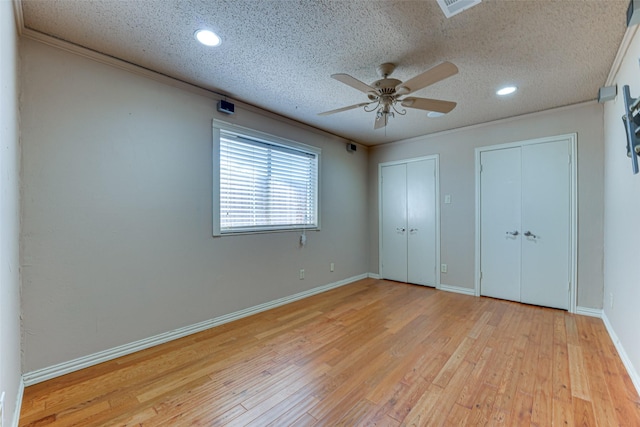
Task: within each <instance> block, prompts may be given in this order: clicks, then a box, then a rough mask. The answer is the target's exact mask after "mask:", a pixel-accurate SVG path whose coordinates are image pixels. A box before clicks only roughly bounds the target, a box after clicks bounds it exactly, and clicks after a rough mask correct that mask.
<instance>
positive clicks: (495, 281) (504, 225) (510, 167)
mask: <svg viewBox="0 0 640 427" xmlns="http://www.w3.org/2000/svg"><path fill="white" fill-rule="evenodd" d="M520 153H521V149H520V147H515V148H505V149H499V150H492V151H484V152H482V153H481V154H480V164H481V167H482V170H481V172H480V272H481V275H482V276H481V282H480V284H481V285H480V293H481V295H486V296H490V297H495V298H502V299H508V300H512V301H520V258H521V257H520V250H521V248H520V245H521V234H520V233H521V231H520V220H521V163H520V159H521V154H520Z"/></svg>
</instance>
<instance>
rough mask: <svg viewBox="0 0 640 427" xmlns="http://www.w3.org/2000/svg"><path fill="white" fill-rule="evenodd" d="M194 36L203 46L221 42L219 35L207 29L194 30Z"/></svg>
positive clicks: (216, 44)
mask: <svg viewBox="0 0 640 427" xmlns="http://www.w3.org/2000/svg"><path fill="white" fill-rule="evenodd" d="M195 38H196V40H198V41H199V42H200V43H202V44H203V45H205V46H219V45H220V43H222V40H220V37H219V36H218V35H217V34H216V33H214V32H213V31H209V30H198V31H196V33H195Z"/></svg>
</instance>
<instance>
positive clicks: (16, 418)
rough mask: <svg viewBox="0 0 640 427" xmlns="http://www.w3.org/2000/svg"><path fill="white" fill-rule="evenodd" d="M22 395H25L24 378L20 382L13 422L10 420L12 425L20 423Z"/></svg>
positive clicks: (16, 425)
mask: <svg viewBox="0 0 640 427" xmlns="http://www.w3.org/2000/svg"><path fill="white" fill-rule="evenodd" d="M22 396H24V380H23V379H22V378H21V379H20V383H19V384H18V394H17V396H16V410H15V411H13V422H9V423H8V425H10V426H11V427H18V425H19V424H20V410H21V409H22Z"/></svg>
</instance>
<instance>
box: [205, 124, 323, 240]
mask: <svg viewBox="0 0 640 427" xmlns="http://www.w3.org/2000/svg"><path fill="white" fill-rule="evenodd" d="M212 129H213V135H212V136H213V141H212V153H211V159H212V163H213V173H212V175H213V176H212V178H213V192H212V193H213V194H212V206H213V211H212V219H213V236H214V237H222V236H237V235H246V234H263V233H282V232H293V231H294V232H299V231H301V230H304V231H308V230H312V231H319V230H320V212H321V209H320V199H321V197H320V194H321V193H320V171H321V162H322V155H321V154H322V150H321V149H320V148H318V147H314V146H311V145H307V144H303V143H301V142H297V141H292V140H290V139H286V138H281V137H279V136H275V135H271V134H268V133H265V132H260V131H256V130H254V129H250V128H247V127H243V126H238V125H234V124H230V123H227V122H223V121H220V120H215V119H214V120H213V123H212ZM221 131H226V132H231V133H235V134H238V135H239V136H242V137H246V138H247V139H250V140H255V141H257V142H262V143H265V144H269V145H273V146H280V147H283V148H286V149H293V150H297V151H302V152H304V153H308V154H313V155H315V157H316V177H315V178H316V183H315V184H316V188H315V197H316V200H315V211H316V224H315V225H309V226H294V227H291V226H289V227H279V228H278V227H277V226H275V227H274V226H264V228H259V227H253V228H251V229H246V228H245V229H238V230H228V231H227V230H222V229H221V223H220V220H221V217H220V205H221V203H220V132H221Z"/></svg>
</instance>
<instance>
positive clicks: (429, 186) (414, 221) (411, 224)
mask: <svg viewBox="0 0 640 427" xmlns="http://www.w3.org/2000/svg"><path fill="white" fill-rule="evenodd" d="M436 202H437V200H436V161H435V160H434V159H429V160H420V161H417V162H411V163H407V216H408V221H407V225H408V229H407V232H408V236H407V238H408V242H407V245H408V254H407V256H408V259H407V260H408V262H407V264H408V265H407V270H408V272H407V275H408V278H407V280H408V282H409V283H415V284H418V285H429V286H436V262H437V258H436V241H437V240H436V232H437V229H436V225H437V224H436V219H437V218H436Z"/></svg>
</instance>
